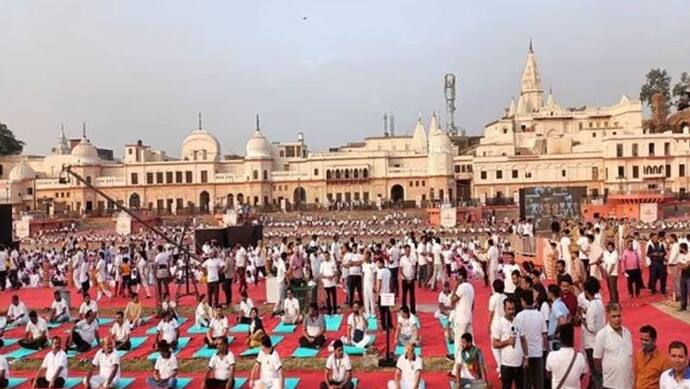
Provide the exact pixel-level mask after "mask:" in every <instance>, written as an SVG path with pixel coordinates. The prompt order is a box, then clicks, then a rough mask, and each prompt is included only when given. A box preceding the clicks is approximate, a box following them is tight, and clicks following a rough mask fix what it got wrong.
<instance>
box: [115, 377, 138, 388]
mask: <svg viewBox="0 0 690 389" xmlns="http://www.w3.org/2000/svg"><path fill="white" fill-rule="evenodd" d="M132 382H134V378H130V377H121V378H120V380H119V381H117V385H115V388H117V389H124V388H126V387H128V386H129V385H131V384H132Z"/></svg>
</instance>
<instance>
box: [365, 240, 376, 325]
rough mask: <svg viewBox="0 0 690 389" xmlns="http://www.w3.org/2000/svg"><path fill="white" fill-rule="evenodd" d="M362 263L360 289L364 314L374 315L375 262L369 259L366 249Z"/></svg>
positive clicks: (369, 255) (369, 253) (369, 254)
mask: <svg viewBox="0 0 690 389" xmlns="http://www.w3.org/2000/svg"><path fill="white" fill-rule="evenodd" d="M363 258H364V262H363V263H362V290H363V292H364V301H363V303H364V314H365V315H366V316H367V317H372V316H376V313H375V311H374V308H375V307H376V299H375V296H374V284H375V280H376V264H374V262H372V260H371V252H369V251H368V250H367V251H365V252H364V255H363Z"/></svg>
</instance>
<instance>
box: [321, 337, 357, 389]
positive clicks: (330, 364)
mask: <svg viewBox="0 0 690 389" xmlns="http://www.w3.org/2000/svg"><path fill="white" fill-rule="evenodd" d="M324 379H325V381H323V382H321V384H320V385H319V389H354V387H355V386H354V385H353V384H352V364H351V363H350V357H348V356H347V354H345V351H344V350H343V342H341V341H340V340H336V341H335V342H333V354H331V355H330V356H329V357H328V359H327V360H326V372H325V373H324Z"/></svg>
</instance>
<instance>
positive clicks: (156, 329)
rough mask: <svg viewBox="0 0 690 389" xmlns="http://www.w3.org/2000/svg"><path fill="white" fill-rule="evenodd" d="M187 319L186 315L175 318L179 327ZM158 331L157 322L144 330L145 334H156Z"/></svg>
mask: <svg viewBox="0 0 690 389" xmlns="http://www.w3.org/2000/svg"><path fill="white" fill-rule="evenodd" d="M186 321H187V318H186V317H182V318H179V319H177V324H178V325H179V326H180V327H181V326H182V324H184V322H186ZM157 333H158V324H156V325H155V326H153V327H151V328H149V329H148V330H146V335H156V334H157Z"/></svg>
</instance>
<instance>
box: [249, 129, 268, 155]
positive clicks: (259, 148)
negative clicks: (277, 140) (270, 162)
mask: <svg viewBox="0 0 690 389" xmlns="http://www.w3.org/2000/svg"><path fill="white" fill-rule="evenodd" d="M245 158H246V159H271V158H273V157H272V156H271V142H269V141H268V139H266V137H265V136H264V134H262V133H261V130H259V129H258V128H257V130H256V132H254V136H253V137H251V139H249V141H248V142H247V154H246V156H245Z"/></svg>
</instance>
